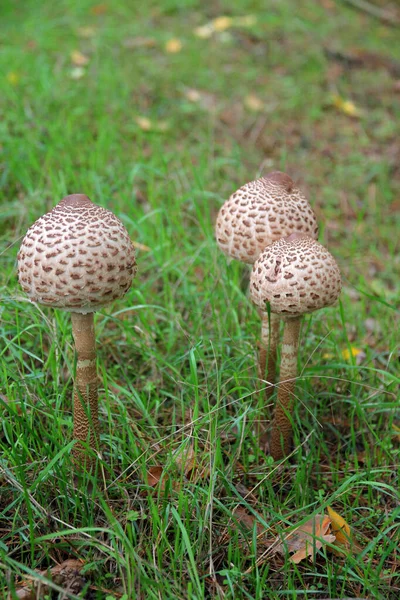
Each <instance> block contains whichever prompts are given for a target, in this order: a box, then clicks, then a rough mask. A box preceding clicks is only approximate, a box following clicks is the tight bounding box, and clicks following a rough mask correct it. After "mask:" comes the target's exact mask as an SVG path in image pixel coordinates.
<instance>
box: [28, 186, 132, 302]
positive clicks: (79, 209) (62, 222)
mask: <svg viewBox="0 0 400 600" xmlns="http://www.w3.org/2000/svg"><path fill="white" fill-rule="evenodd" d="M136 270H137V268H136V261H135V250H134V248H133V245H132V242H131V240H130V238H129V234H128V232H127V230H126V228H125V227H124V225H123V223H122V222H121V221H120V220H119V219H118V218H117V217H116V216H115V215H114V214H113V213H112V212H111V211H109V210H106V209H105V208H102V207H101V206H97V205H96V204H94V203H93V202H91V200H89V198H88V197H87V196H84V195H83V194H73V195H71V196H66V197H65V198H63V199H62V200H61V202H59V203H58V204H57V206H55V207H54V208H53V210H51V211H50V212H48V213H46V214H45V215H44V216H43V217H40V219H38V220H37V221H36V222H35V223H34V224H33V225H32V227H30V229H28V231H27V233H26V235H25V237H24V239H23V240H22V244H21V247H20V250H19V252H18V279H19V282H20V284H21V286H22V289H23V290H24V292H26V293H27V294H28V296H29V298H30V300H31V301H32V302H37V303H38V304H43V305H45V306H52V307H53V308H61V309H64V310H68V311H71V312H78V313H83V314H86V313H89V312H94V311H95V310H97V309H99V308H101V307H102V306H104V305H106V304H108V303H109V302H111V301H112V300H115V299H116V298H121V297H122V296H124V294H125V293H126V292H127V291H128V289H129V288H130V286H131V284H132V280H133V278H134V276H135V275H136Z"/></svg>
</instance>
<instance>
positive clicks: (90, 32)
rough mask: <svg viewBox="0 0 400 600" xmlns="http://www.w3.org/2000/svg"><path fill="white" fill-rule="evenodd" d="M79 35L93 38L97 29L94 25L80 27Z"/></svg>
mask: <svg viewBox="0 0 400 600" xmlns="http://www.w3.org/2000/svg"><path fill="white" fill-rule="evenodd" d="M77 31H78V35H79V36H80V37H83V38H91V37H93V36H94V35H96V29H95V28H94V27H78V29H77Z"/></svg>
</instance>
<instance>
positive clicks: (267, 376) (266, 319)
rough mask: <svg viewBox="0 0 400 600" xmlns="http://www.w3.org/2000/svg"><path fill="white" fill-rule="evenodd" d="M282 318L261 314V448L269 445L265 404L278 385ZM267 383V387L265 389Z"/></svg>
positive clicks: (257, 429)
mask: <svg viewBox="0 0 400 600" xmlns="http://www.w3.org/2000/svg"><path fill="white" fill-rule="evenodd" d="M279 324H280V318H279V316H278V315H276V314H273V313H271V312H270V313H269V314H268V313H267V312H264V311H262V312H261V342H260V352H259V356H258V379H259V386H260V389H265V392H264V394H263V395H262V396H260V402H261V403H262V405H263V410H262V414H261V418H260V419H258V420H257V422H256V423H255V432H256V436H257V437H258V439H259V442H260V445H261V446H266V445H267V433H266V432H267V427H266V423H267V421H268V420H270V414H268V413H267V410H265V403H268V402H269V400H270V399H271V397H272V394H273V393H274V389H275V383H276V355H277V349H278V341H279ZM265 381H267V387H266V388H264V384H265Z"/></svg>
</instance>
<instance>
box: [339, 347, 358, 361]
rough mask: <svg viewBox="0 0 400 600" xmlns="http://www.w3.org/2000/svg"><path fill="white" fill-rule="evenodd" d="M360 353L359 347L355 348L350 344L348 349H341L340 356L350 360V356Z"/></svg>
mask: <svg viewBox="0 0 400 600" xmlns="http://www.w3.org/2000/svg"><path fill="white" fill-rule="evenodd" d="M361 353H362V350H360V348H355V347H354V346H350V349H349V348H345V349H344V350H342V356H343V358H344V360H350V357H351V356H354V357H355V356H358V355H359V354H361Z"/></svg>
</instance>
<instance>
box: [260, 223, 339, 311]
mask: <svg viewBox="0 0 400 600" xmlns="http://www.w3.org/2000/svg"><path fill="white" fill-rule="evenodd" d="M341 287H342V281H341V277H340V271H339V267H338V265H337V264H336V261H335V259H334V258H333V256H332V254H330V253H329V252H328V250H326V249H325V248H324V246H322V244H320V243H319V242H317V241H316V240H313V239H312V238H310V237H308V236H305V235H301V234H300V235H299V234H293V235H291V236H289V237H287V238H284V239H281V240H278V241H277V242H274V243H273V244H271V245H270V246H267V248H265V250H264V251H263V252H262V253H261V254H260V256H259V258H258V260H257V261H256V262H255V263H254V266H253V270H252V273H251V277H250V296H251V299H252V300H253V302H254V303H255V304H256V305H257V306H259V307H260V308H261V309H262V310H264V311H265V310H266V303H267V302H269V303H270V307H271V312H273V313H277V314H279V315H281V316H282V317H284V318H285V317H286V318H289V317H299V316H301V315H303V314H305V313H309V312H313V311H314V310H318V309H319V308H323V307H325V306H330V305H331V304H333V303H334V302H336V300H337V299H338V298H339V295H340V291H341Z"/></svg>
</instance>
